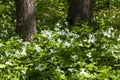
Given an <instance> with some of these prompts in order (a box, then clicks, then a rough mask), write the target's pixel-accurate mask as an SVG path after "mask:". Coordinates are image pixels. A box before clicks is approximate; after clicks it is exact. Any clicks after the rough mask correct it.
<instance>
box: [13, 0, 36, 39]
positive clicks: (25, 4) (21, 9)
mask: <svg viewBox="0 0 120 80" xmlns="http://www.w3.org/2000/svg"><path fill="white" fill-rule="evenodd" d="M15 4H16V19H17V23H16V33H17V34H19V35H20V36H21V37H22V38H23V40H25V41H32V40H33V36H35V34H36V18H35V12H34V0H15Z"/></svg>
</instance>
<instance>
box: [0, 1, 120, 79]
mask: <svg viewBox="0 0 120 80" xmlns="http://www.w3.org/2000/svg"><path fill="white" fill-rule="evenodd" d="M5 1H6V2H5ZM5 1H4V0H2V1H0V80H26V79H30V80H119V79H120V44H119V43H120V31H119V30H120V28H119V27H120V23H119V22H120V1H119V0H110V3H111V4H110V6H109V7H108V6H107V7H106V6H105V5H106V1H109V0H96V1H95V2H94V3H95V6H94V22H93V25H92V26H88V25H87V23H83V24H82V25H81V26H74V27H71V26H69V25H68V24H67V22H66V21H65V20H66V16H67V10H68V7H69V6H68V2H67V1H65V0H36V1H35V5H36V15H37V37H36V39H35V41H34V42H23V41H22V39H20V38H19V36H18V35H17V34H16V33H15V22H16V20H15V7H14V2H13V1H12V0H11V1H9V0H5Z"/></svg>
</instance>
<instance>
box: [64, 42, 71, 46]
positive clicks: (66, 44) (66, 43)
mask: <svg viewBox="0 0 120 80" xmlns="http://www.w3.org/2000/svg"><path fill="white" fill-rule="evenodd" d="M63 45H64V46H66V47H70V46H71V44H70V43H68V42H67V41H66V42H65V43H64V44H63Z"/></svg>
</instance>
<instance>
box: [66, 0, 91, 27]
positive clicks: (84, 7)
mask: <svg viewBox="0 0 120 80" xmlns="http://www.w3.org/2000/svg"><path fill="white" fill-rule="evenodd" d="M69 3H70V7H69V11H68V17H67V20H68V22H69V24H70V25H78V24H79V21H87V22H88V23H89V24H91V23H92V18H93V1H92V0H70V1H69Z"/></svg>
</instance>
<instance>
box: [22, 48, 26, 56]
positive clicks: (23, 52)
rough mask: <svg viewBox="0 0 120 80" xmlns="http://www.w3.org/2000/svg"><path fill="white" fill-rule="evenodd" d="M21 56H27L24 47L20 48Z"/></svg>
mask: <svg viewBox="0 0 120 80" xmlns="http://www.w3.org/2000/svg"><path fill="white" fill-rule="evenodd" d="M21 55H27V54H26V47H23V48H22V52H21Z"/></svg>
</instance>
